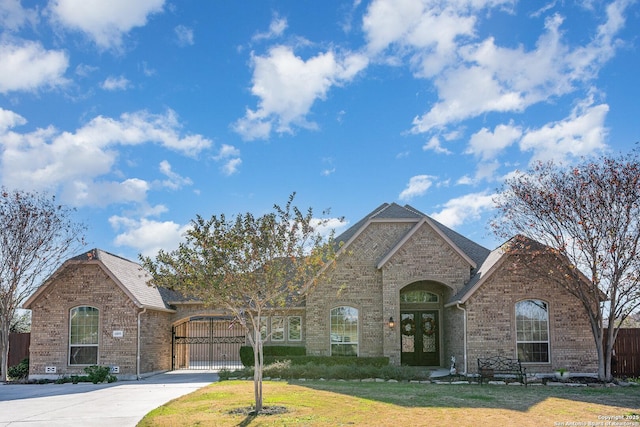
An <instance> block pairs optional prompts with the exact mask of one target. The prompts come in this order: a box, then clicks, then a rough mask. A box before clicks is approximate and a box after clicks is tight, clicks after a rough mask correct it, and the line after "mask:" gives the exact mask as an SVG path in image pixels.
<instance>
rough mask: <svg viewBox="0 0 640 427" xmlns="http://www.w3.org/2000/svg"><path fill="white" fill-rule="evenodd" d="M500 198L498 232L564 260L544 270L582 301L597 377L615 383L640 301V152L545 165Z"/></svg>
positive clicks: (509, 186)
mask: <svg viewBox="0 0 640 427" xmlns="http://www.w3.org/2000/svg"><path fill="white" fill-rule="evenodd" d="M496 202H497V207H498V209H499V212H500V216H498V217H496V218H495V220H494V221H493V224H492V225H493V227H494V229H495V230H496V232H497V234H499V235H501V236H503V237H506V236H511V235H514V234H522V235H524V236H527V237H529V238H531V239H533V240H536V241H538V242H540V243H543V244H544V245H546V246H544V249H543V250H538V254H542V255H546V256H548V255H553V256H554V257H556V258H559V259H560V260H562V261H564V262H559V263H555V265H557V267H555V268H552V267H548V269H547V270H546V271H539V272H538V273H541V274H545V275H546V277H548V278H549V279H550V280H555V281H556V282H557V283H559V284H561V285H562V286H563V287H564V288H565V289H567V290H568V291H569V292H570V293H572V294H573V295H575V296H576V297H577V298H578V299H579V300H580V301H581V302H582V305H583V307H584V309H585V311H586V314H587V316H588V318H589V322H590V325H591V330H592V333H593V337H594V340H595V345H596V352H597V355H598V377H599V378H600V379H601V380H605V381H609V380H611V379H612V373H611V356H612V349H613V344H614V342H615V339H616V336H617V334H618V330H619V328H620V325H621V324H622V323H623V322H624V321H625V319H626V318H627V317H628V316H630V315H631V314H632V313H633V312H634V311H635V310H637V309H638V307H639V306H640V286H639V280H640V161H639V158H638V152H637V151H633V152H631V153H630V154H628V155H619V156H617V157H607V156H602V157H600V158H598V159H596V160H593V161H583V162H582V163H581V164H579V165H578V166H575V167H561V166H558V165H556V164H554V163H552V162H549V163H544V164H543V163H540V164H538V165H537V166H535V167H534V168H533V169H532V170H531V171H529V172H528V173H520V174H518V175H516V176H515V177H513V178H511V179H508V180H507V181H506V182H505V184H504V188H503V191H502V192H501V194H500V195H499V196H498V197H497V198H496ZM541 247H542V246H541ZM538 249H539V248H538ZM534 252H535V251H534ZM585 278H586V279H587V280H585ZM567 279H570V280H567ZM576 284H578V285H576Z"/></svg>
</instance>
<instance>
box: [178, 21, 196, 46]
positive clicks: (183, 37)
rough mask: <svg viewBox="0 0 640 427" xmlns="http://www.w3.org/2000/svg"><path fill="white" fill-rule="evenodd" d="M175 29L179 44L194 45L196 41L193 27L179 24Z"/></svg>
mask: <svg viewBox="0 0 640 427" xmlns="http://www.w3.org/2000/svg"><path fill="white" fill-rule="evenodd" d="M173 31H174V32H175V33H176V38H177V40H178V46H193V44H194V43H195V42H194V38H193V29H192V28H189V27H185V26H184V25H178V26H177V27H175V28H174V29H173Z"/></svg>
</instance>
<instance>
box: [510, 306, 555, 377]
mask: <svg viewBox="0 0 640 427" xmlns="http://www.w3.org/2000/svg"><path fill="white" fill-rule="evenodd" d="M525 303H533V304H535V305H538V303H541V304H544V313H545V314H546V319H543V320H541V319H528V320H524V319H519V318H518V307H519V306H520V305H521V304H525ZM514 308H515V330H516V331H515V332H516V336H515V338H516V357H517V358H518V360H520V362H521V363H527V364H550V363H551V337H550V334H549V318H550V316H549V303H548V302H546V301H544V300H541V299H537V298H528V299H524V300H521V301H518V302H517V303H516V304H515V307H514ZM542 323H544V324H542ZM524 326H528V327H527V328H526V329H525V328H523V327H524ZM526 335H529V336H526ZM536 335H538V336H536ZM536 344H537V345H546V347H547V352H546V359H547V360H546V361H537V360H533V361H531V360H521V358H520V353H521V351H520V348H521V345H523V346H524V345H536ZM536 354H543V353H542V352H536Z"/></svg>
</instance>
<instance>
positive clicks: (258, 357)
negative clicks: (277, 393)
mask: <svg viewBox="0 0 640 427" xmlns="http://www.w3.org/2000/svg"><path fill="white" fill-rule="evenodd" d="M254 336H255V339H254V346H253V357H254V360H255V363H254V367H253V394H254V397H255V401H256V403H255V413H256V415H257V414H259V413H260V411H262V368H263V366H264V359H263V351H262V335H261V331H260V328H259V327H258V328H255V330H254Z"/></svg>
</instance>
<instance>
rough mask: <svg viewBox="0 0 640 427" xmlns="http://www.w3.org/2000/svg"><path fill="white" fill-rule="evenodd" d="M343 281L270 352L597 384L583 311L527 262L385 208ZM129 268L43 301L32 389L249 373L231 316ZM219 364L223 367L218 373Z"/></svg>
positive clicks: (89, 272)
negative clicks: (561, 375)
mask: <svg viewBox="0 0 640 427" xmlns="http://www.w3.org/2000/svg"><path fill="white" fill-rule="evenodd" d="M337 240H338V241H341V242H343V245H342V247H341V249H340V252H341V256H340V257H339V258H338V262H337V264H336V266H335V268H334V269H332V270H331V271H327V272H325V273H323V276H321V280H320V281H319V284H318V285H317V287H315V288H314V289H313V290H312V291H311V292H310V293H309V294H308V295H307V298H306V304H305V306H304V307H296V308H291V309H290V310H289V312H287V313H284V314H283V313H277V315H276V314H274V315H273V316H270V317H268V318H264V319H263V325H262V328H263V330H264V331H265V335H266V336H267V337H268V338H267V344H271V345H299V346H305V347H306V349H307V354H310V355H353V356H359V357H366V356H387V357H389V360H390V363H392V364H396V365H397V364H408V365H416V366H428V367H438V366H440V367H449V364H450V360H451V357H452V356H455V358H456V367H457V369H458V370H459V371H460V372H469V373H472V372H475V371H476V360H477V358H479V357H486V356H493V355H503V356H507V357H513V358H516V357H517V358H519V359H520V360H521V361H522V362H523V363H525V364H526V365H527V370H528V372H536V373H537V372H540V373H544V372H552V371H553V370H555V369H559V368H565V369H567V370H569V371H571V372H595V371H596V366H597V356H596V353H595V348H594V344H593V338H592V336H591V330H590V326H589V322H588V319H587V316H586V314H585V312H584V309H583V308H582V305H581V303H580V301H578V300H577V299H576V298H575V297H573V296H572V295H571V294H569V293H568V292H567V291H566V290H564V289H563V288H562V287H561V286H559V285H558V284H556V283H554V282H552V281H550V280H548V279H546V278H545V277H544V275H541V274H539V273H536V271H539V269H535V268H532V267H533V264H534V263H535V262H539V261H534V260H532V259H528V258H527V257H526V256H525V257H523V256H521V255H522V254H520V256H515V255H513V254H512V253H511V252H509V253H507V252H505V250H504V247H500V248H498V249H496V250H494V251H489V250H488V249H486V248H484V247H482V246H480V245H478V244H476V243H474V242H472V241H471V240H469V239H467V238H465V237H463V236H461V235H460V234H458V233H456V232H455V231H453V230H451V229H449V228H447V227H445V226H444V225H442V224H440V223H438V222H437V221H435V220H433V219H432V218H430V217H428V216H427V215H424V214H423V213H421V212H419V211H417V210H416V209H414V208H412V207H411V206H404V207H403V206H399V205H397V204H395V203H392V204H386V203H385V204H383V205H381V206H379V207H378V208H376V209H375V210H373V211H372V212H371V213H370V214H368V215H367V216H366V217H365V218H363V219H362V220H360V221H359V222H357V223H356V224H354V225H353V226H352V227H350V228H349V229H348V230H346V231H345V232H344V233H342V234H341V235H340V236H338V238H337ZM148 279H149V277H148V275H147V273H146V272H145V271H143V270H142V269H141V267H140V266H139V265H138V264H136V263H134V262H131V261H128V260H125V259H122V258H119V257H117V256H115V255H111V254H109V253H107V252H104V251H100V250H94V251H91V252H89V253H88V254H84V255H81V256H79V257H76V258H73V259H71V260H69V261H67V262H65V263H64V264H63V265H62V266H61V267H60V268H59V270H58V271H57V272H56V273H55V274H54V275H53V276H52V277H51V278H50V279H49V280H48V281H47V282H46V283H44V284H43V286H42V287H41V288H40V289H39V290H38V291H37V292H36V293H35V294H34V295H32V296H31V297H30V298H29V300H28V301H27V302H26V304H25V308H28V309H31V310H33V317H32V319H33V320H32V322H33V323H32V344H31V367H30V377H32V378H40V377H47V376H48V377H52V376H56V377H57V376H59V375H70V374H73V373H77V372H81V371H82V368H83V367H84V366H86V364H89V363H98V364H101V365H108V366H111V367H113V369H114V370H116V371H118V373H119V375H120V376H121V377H136V376H138V377H139V376H142V375H146V374H148V373H152V372H157V371H163V370H169V369H181V368H192V369H193V368H198V367H220V366H227V365H226V364H227V363H231V364H232V363H234V362H236V361H237V360H238V357H237V351H238V348H239V346H240V345H241V344H243V343H244V342H245V339H244V332H243V331H241V330H239V328H238V327H237V326H236V325H235V324H234V323H233V322H232V319H231V318H229V317H228V316H227V315H226V314H225V313H224V312H223V311H220V310H212V309H208V308H206V307H204V306H202V305H201V304H199V303H198V302H196V301H189V300H185V299H183V298H181V297H180V296H179V295H177V294H175V293H173V292H171V291H169V290H166V289H158V288H155V287H150V286H148V285H147V284H146V283H147V280H148ZM212 364H214V365H212Z"/></svg>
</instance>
